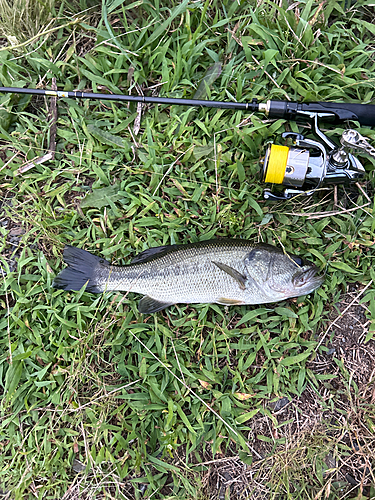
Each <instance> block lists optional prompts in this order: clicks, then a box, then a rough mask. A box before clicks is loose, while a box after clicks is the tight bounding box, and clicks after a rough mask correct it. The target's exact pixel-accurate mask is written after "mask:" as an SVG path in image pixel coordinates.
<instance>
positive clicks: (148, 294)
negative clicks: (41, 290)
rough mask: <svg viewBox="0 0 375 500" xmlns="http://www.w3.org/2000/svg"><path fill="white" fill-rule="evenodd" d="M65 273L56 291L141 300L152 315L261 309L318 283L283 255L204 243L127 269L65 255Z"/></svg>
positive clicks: (154, 252)
mask: <svg viewBox="0 0 375 500" xmlns="http://www.w3.org/2000/svg"><path fill="white" fill-rule="evenodd" d="M64 260H65V262H66V263H67V264H68V267H67V268H66V269H64V270H63V271H62V272H61V273H60V274H59V275H58V276H57V277H56V278H55V280H54V283H53V286H54V287H55V288H62V289H64V290H80V289H81V288H82V286H84V285H86V291H89V292H94V293H101V292H104V291H112V290H119V291H126V292H136V293H141V294H144V295H145V297H144V298H143V299H141V301H140V303H139V310H140V311H141V312H143V313H152V312H156V311H159V310H161V309H164V308H165V307H168V306H170V305H172V304H177V303H187V304H189V303H207V302H208V303H219V304H225V305H235V304H264V303H269V302H276V301H279V300H283V299H285V298H289V297H296V296H299V295H304V294H307V293H310V292H311V291H313V290H314V289H315V288H317V287H318V286H319V285H320V284H321V283H322V281H323V278H322V277H319V276H316V273H317V268H316V267H315V266H314V265H313V264H310V263H303V262H302V259H301V258H300V257H297V256H293V255H290V254H288V253H286V252H284V251H283V250H281V249H279V248H277V247H273V246H271V245H266V244H253V243H252V242H250V241H248V240H241V239H233V240H230V239H225V240H208V241H203V242H197V243H190V244H186V245H170V246H163V247H156V248H150V249H148V250H145V251H144V252H142V253H141V254H139V255H138V256H136V257H135V258H134V259H133V262H132V263H131V264H129V265H126V266H112V265H111V264H110V263H108V262H107V261H105V260H104V259H101V258H100V257H97V256H95V255H93V254H91V253H89V252H86V251H85V250H82V249H79V248H75V247H71V246H68V247H66V248H65V250H64Z"/></svg>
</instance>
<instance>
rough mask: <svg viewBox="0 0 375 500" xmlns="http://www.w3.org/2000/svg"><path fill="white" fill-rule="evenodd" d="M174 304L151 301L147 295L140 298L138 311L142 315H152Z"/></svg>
mask: <svg viewBox="0 0 375 500" xmlns="http://www.w3.org/2000/svg"><path fill="white" fill-rule="evenodd" d="M173 304H174V302H162V301H161V300H156V299H153V298H152V297H149V296H148V295H145V296H144V297H142V299H141V300H140V301H139V303H138V311H139V312H140V313H142V314H152V313H156V312H158V311H161V310H163V309H165V308H166V307H168V306H172V305H173Z"/></svg>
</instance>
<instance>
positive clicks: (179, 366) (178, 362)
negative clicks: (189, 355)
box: [171, 339, 186, 384]
mask: <svg viewBox="0 0 375 500" xmlns="http://www.w3.org/2000/svg"><path fill="white" fill-rule="evenodd" d="M171 342H172V347H173V350H174V355H175V356H176V361H177V364H178V368H179V369H180V373H181V377H182V380H183V381H184V384H185V383H186V382H185V377H184V374H183V372H182V370H181V365H180V360H179V359H178V356H177V352H176V348H175V346H174V342H173V339H171Z"/></svg>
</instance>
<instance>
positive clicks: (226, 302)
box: [216, 297, 244, 306]
mask: <svg viewBox="0 0 375 500" xmlns="http://www.w3.org/2000/svg"><path fill="white" fill-rule="evenodd" d="M216 302H217V303H218V304H222V305H223V306H240V305H241V304H244V301H243V300H238V299H227V298H225V297H219V298H218V299H216Z"/></svg>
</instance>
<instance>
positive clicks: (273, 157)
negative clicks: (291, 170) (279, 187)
mask: <svg viewBox="0 0 375 500" xmlns="http://www.w3.org/2000/svg"><path fill="white" fill-rule="evenodd" d="M288 153H289V148H288V147H287V146H277V145H276V144H272V145H271V149H270V152H269V155H268V164H267V165H266V168H267V172H266V178H265V179H264V181H265V182H269V183H271V184H282V183H283V180H284V176H285V170H286V163H287V160H288Z"/></svg>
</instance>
